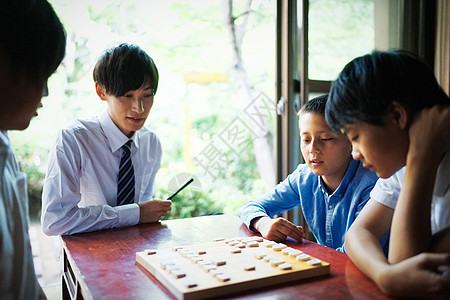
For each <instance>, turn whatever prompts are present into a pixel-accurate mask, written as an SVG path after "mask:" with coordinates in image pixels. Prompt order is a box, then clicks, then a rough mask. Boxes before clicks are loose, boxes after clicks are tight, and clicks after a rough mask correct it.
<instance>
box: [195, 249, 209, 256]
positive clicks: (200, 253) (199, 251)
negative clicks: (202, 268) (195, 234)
mask: <svg viewBox="0 0 450 300" xmlns="http://www.w3.org/2000/svg"><path fill="white" fill-rule="evenodd" d="M195 253H196V254H197V255H203V254H206V250H197V251H195Z"/></svg>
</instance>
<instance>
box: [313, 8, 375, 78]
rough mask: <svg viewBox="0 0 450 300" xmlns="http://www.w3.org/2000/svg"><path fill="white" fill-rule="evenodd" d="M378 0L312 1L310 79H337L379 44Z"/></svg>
mask: <svg viewBox="0 0 450 300" xmlns="http://www.w3.org/2000/svg"><path fill="white" fill-rule="evenodd" d="M374 23H375V17H374V0H310V1H309V60H308V64H309V79H315V80H334V79H335V78H336V77H337V75H338V73H339V72H340V71H341V70H342V68H343V67H344V66H345V65H346V64H347V63H348V62H349V61H350V60H352V59H353V58H355V57H357V56H360V55H364V54H366V53H369V52H371V51H372V50H373V48H374V45H375V29H374V27H375V25H374Z"/></svg>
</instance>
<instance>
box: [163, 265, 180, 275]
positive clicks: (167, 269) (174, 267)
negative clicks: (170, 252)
mask: <svg viewBox="0 0 450 300" xmlns="http://www.w3.org/2000/svg"><path fill="white" fill-rule="evenodd" d="M179 269H180V267H179V266H177V265H167V266H166V271H167V272H169V273H172V272H173V271H175V270H179Z"/></svg>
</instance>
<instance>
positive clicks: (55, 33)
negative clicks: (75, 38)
mask: <svg viewBox="0 0 450 300" xmlns="http://www.w3.org/2000/svg"><path fill="white" fill-rule="evenodd" d="M0 52H2V53H4V55H6V59H7V60H8V61H9V63H10V65H11V66H12V69H13V70H14V71H15V72H17V73H19V72H25V73H26V74H27V76H30V78H31V79H32V80H33V81H34V82H36V83H37V84H39V85H43V84H45V82H46V81H47V79H48V78H49V77H50V75H52V74H53V73H54V72H55V71H56V69H57V68H58V66H59V64H60V63H61V61H62V60H63V58H64V55H65V53H66V32H65V30H64V27H63V25H62V24H61V22H60V20H59V18H58V16H57V15H56V13H55V11H54V10H53V7H52V6H51V5H50V4H49V3H48V2H47V1H46V0H14V1H2V3H1V6H0Z"/></svg>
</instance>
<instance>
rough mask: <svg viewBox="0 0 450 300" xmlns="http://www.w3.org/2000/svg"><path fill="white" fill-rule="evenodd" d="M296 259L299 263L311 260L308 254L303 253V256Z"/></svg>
mask: <svg viewBox="0 0 450 300" xmlns="http://www.w3.org/2000/svg"><path fill="white" fill-rule="evenodd" d="M296 258H297V260H300V261H307V260H309V259H310V258H311V256H309V255H308V254H305V253H303V254H300V255H298V256H296Z"/></svg>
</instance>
